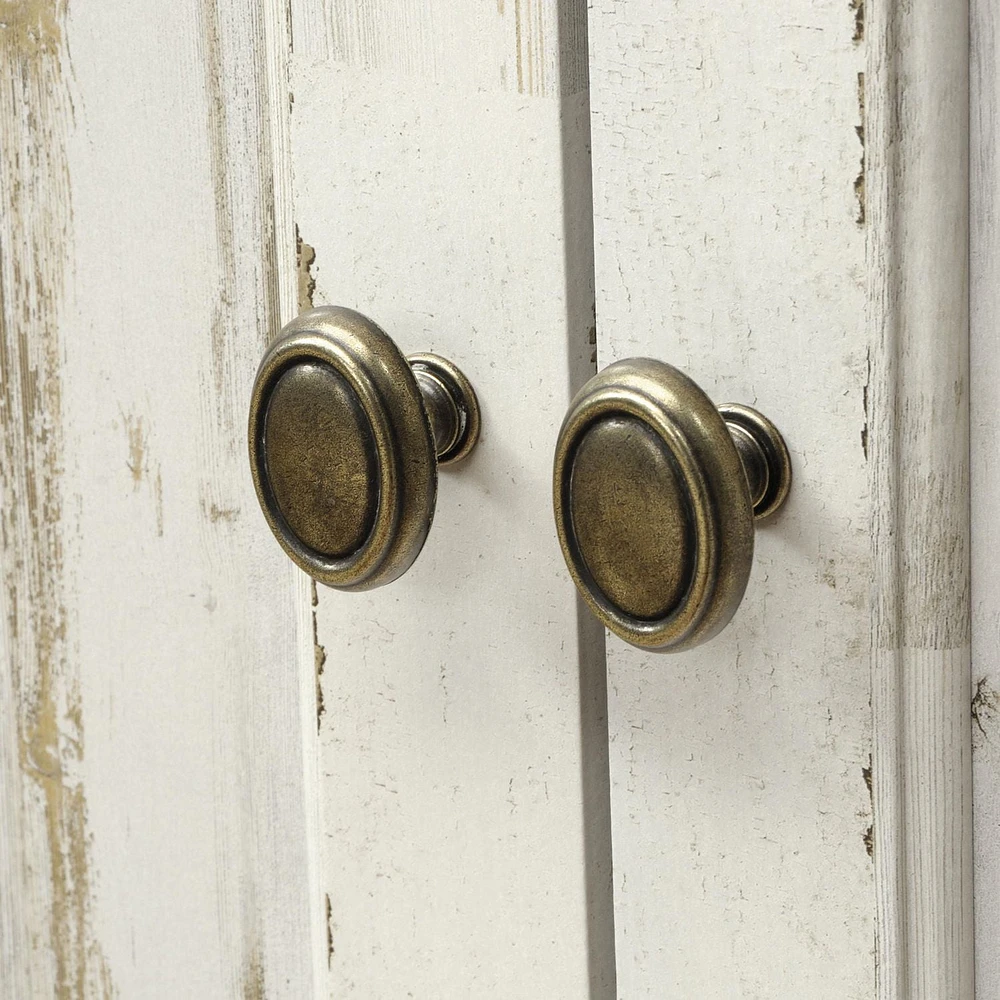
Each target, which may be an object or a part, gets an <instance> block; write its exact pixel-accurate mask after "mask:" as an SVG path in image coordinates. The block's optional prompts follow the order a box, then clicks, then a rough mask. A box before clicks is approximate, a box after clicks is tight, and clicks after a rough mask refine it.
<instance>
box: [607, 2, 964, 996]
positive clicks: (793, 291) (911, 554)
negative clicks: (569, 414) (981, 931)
mask: <svg viewBox="0 0 1000 1000" xmlns="http://www.w3.org/2000/svg"><path fill="white" fill-rule="evenodd" d="M859 6H860V5H854V9H851V7H850V6H849V5H848V4H847V3H842V2H839V0H823V2H821V3H813V4H809V5H804V4H803V5H796V7H795V9H794V10H791V9H789V7H788V5H761V4H755V3H749V2H745V0H726V2H722V3H717V4H712V5H708V4H704V3H701V2H696V0H679V2H677V3H674V4H671V5H666V6H665V5H663V4H659V3H656V2H655V0H628V2H625V3H622V2H617V3H614V2H610V0H595V3H594V4H593V6H592V10H591V20H590V46H591V86H592V109H593V119H592V121H593V149H594V164H593V169H594V200H595V244H596V268H597V278H596V289H597V319H598V340H599V359H600V362H601V364H602V365H603V364H606V363H608V362H610V361H612V360H615V359H617V358H621V357H627V356H630V355H643V354H649V355H653V356H657V357H661V358H663V359H664V360H667V361H669V362H671V363H673V364H676V365H679V366H680V367H682V368H684V369H685V370H687V371H688V372H689V373H690V374H691V375H692V376H693V377H694V378H695V379H697V380H698V381H699V382H700V383H701V384H702V385H703V386H704V387H705V388H706V390H707V391H708V392H709V393H710V395H712V397H713V398H714V399H715V400H716V401H718V402H723V401H728V400H732V401H739V402H748V403H752V404H754V405H758V406H760V408H761V409H762V410H764V411H765V412H766V413H767V414H768V415H769V416H771V417H772V418H773V419H774V420H775V421H776V422H777V424H778V426H779V427H780V428H781V429H782V431H783V432H784V434H785V435H786V438H787V440H788V443H789V446H790V449H791V452H792V458H793V464H794V468H795V483H794V486H793V491H792V494H791V496H790V498H789V501H788V503H787V506H786V508H785V509H784V510H783V512H782V513H781V514H779V515H778V516H777V517H775V518H774V519H773V520H772V521H770V522H768V523H767V524H766V525H765V526H763V527H762V528H761V529H760V530H759V531H758V535H757V552H756V556H755V565H754V570H753V574H752V576H751V580H750V584H749V587H748V590H747V595H746V597H745V599H744V602H743V605H742V607H741V608H740V611H739V613H738V614H737V616H736V618H735V619H734V621H733V623H732V624H731V625H730V627H729V628H728V629H727V630H726V632H724V633H723V634H722V635H721V636H719V637H718V638H717V639H715V640H713V641H712V642H711V643H710V644H708V645H706V646H704V647H702V648H700V649H698V650H695V651H693V652H690V653H686V654H681V655H674V656H662V657H657V656H653V655H649V654H645V653H641V652H639V651H637V650H634V649H630V648H627V647H625V646H624V645H623V644H621V643H619V642H617V641H614V640H609V649H608V666H609V729H610V741H611V776H612V829H613V838H614V872H615V880H614V881H615V929H616V942H617V959H618V987H619V995H620V996H621V997H623V998H624V997H628V998H630V1000H631V998H635V997H640V996H649V997H658V998H664V997H690V996H699V997H704V998H715V997H719V998H727V1000H728V998H732V997H748V998H749V997H763V996H787V995H793V996H808V997H810V998H830V1000H841V998H843V997H873V996H879V997H882V998H887V997H893V998H904V997H906V998H909V997H915V996H919V997H928V998H929V997H933V998H942V1000H944V998H946V997H948V998H961V1000H966V998H968V997H969V996H970V995H971V962H970V959H971V950H970V948H971V928H970V925H969V916H970V911H971V893H970V883H969V879H970V872H971V866H970V856H969V846H970V845H969V833H970V828H971V824H970V813H969V806H970V795H969V792H970V788H969V773H968V766H969V742H970V741H969V725H968V648H967V641H968V634H967V633H968V627H967V617H966V616H967V605H968V582H967V573H968V569H967V556H968V549H967V544H966V534H965V532H966V531H967V513H965V512H966V511H967V505H968V486H967V463H966V461H965V455H966V449H967V440H968V438H967V420H966V416H967V414H966V406H967V393H966V379H967V371H966V357H967V356H966V319H967V316H966V312H965V291H966V270H965V239H966V233H967V217H966V212H965V194H966V187H965V164H966V160H965V142H966V134H965V112H966V103H965V102H966V91H965V87H964V79H965V72H966V68H967V66H966V61H965V55H964V50H963V43H964V41H965V37H966V36H965V30H966V26H965V13H964V10H963V7H962V5H961V4H931V5H922V6H919V7H916V6H913V7H911V6H910V5H904V4H894V3H879V2H875V3H871V2H869V3H867V4H865V10H864V11H863V12H862V11H859V10H858V9H857V8H858V7H859ZM860 74H866V77H867V85H865V86H864V87H863V93H864V96H865V100H866V102H867V114H866V112H865V110H864V107H863V106H861V102H860V101H859V97H860V96H861V93H860V92H859V85H860V84H861V78H860ZM893 114H895V115H897V116H898V117H896V118H893V117H892V115H893ZM866 118H867V121H866ZM859 131H861V132H862V134H863V136H864V139H865V142H866V155H867V169H866V171H865V174H864V176H862V177H861V178H860V179H859V171H860V168H861V154H862V146H861V144H860V143H859ZM866 189H867V191H866ZM873 756H874V800H873V799H872V796H871V794H870V791H869V788H868V787H867V784H868V781H869V780H871V774H872V772H871V771H870V770H869V768H871V767H872V758H873ZM873 836H874V855H875V858H874V863H873V859H872V858H871V857H870V853H869V848H870V845H871V843H872V838H873ZM876 936H877V937H878V941H877V942H876ZM876 951H877V956H876ZM876 961H877V965H876Z"/></svg>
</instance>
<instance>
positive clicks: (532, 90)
mask: <svg viewBox="0 0 1000 1000" xmlns="http://www.w3.org/2000/svg"><path fill="white" fill-rule="evenodd" d="M514 41H515V45H516V46H517V89H518V92H519V93H521V94H531V95H533V96H537V95H541V94H545V93H547V90H546V80H545V30H544V21H543V19H542V9H541V5H540V4H539V3H538V2H537V0H514Z"/></svg>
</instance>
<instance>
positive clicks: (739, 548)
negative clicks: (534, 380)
mask: <svg viewBox="0 0 1000 1000" xmlns="http://www.w3.org/2000/svg"><path fill="white" fill-rule="evenodd" d="M791 476H792V467H791V459H790V458H789V455H788V449H787V448H786V447H785V442H784V440H783V439H782V437H781V434H780V433H779V432H778V429H777V428H776V427H775V426H774V424H772V423H771V421H770V420H768V419H767V418H766V417H764V416H763V415H762V414H760V413H758V412H757V411H756V410H754V409H752V408H751V407H749V406H740V405H738V404H727V405H725V406H720V407H718V408H716V407H715V405H714V404H713V403H712V401H711V400H710V399H709V398H708V396H706V395H705V393H704V392H702V390H701V389H700V388H699V387H698V386H697V385H696V384H695V383H694V382H693V381H692V380H691V379H690V378H688V376H687V375H685V374H684V373H683V372H681V371H679V370H678V369H676V368H673V367H672V366H671V365H668V364H664V363H663V362H661V361H654V360H652V359H650V358H632V359H629V360H627V361H619V362H616V363H615V364H613V365H609V366H608V367H607V368H605V369H604V370H603V371H602V372H600V373H598V374H597V375H595V376H594V377H593V378H592V379H591V380H590V381H589V382H588V383H587V384H586V385H585V386H584V387H583V389H581V390H580V392H579V393H577V395H576V397H575V398H574V400H573V402H572V403H571V405H570V409H569V412H568V413H567V415H566V419H565V420H564V421H563V425H562V429H561V430H560V432H559V439H558V443H557V445H556V454H555V465H554V469H553V503H554V507H555V518H556V528H557V531H558V533H559V542H560V544H561V545H562V550H563V555H564V557H565V559H566V564H567V566H568V567H569V571H570V574H571V575H572V577H573V580H574V582H575V583H576V585H577V588H578V589H579V591H580V593H581V594H582V595H583V597H584V599H585V600H586V602H587V604H588V605H589V606H590V609H591V610H592V611H593V612H594V614H596V615H597V617H598V618H600V619H601V620H602V621H603V622H604V624H605V625H606V626H607V627H608V628H609V629H611V631H613V632H614V633H616V634H617V635H619V636H621V637H622V638H623V639H625V640H626V641H628V642H631V643H632V644H634V645H636V646H641V647H644V648H647V649H655V650H661V651H664V652H667V651H677V650H681V649H689V648H691V647H692V646H696V645H699V644H700V643H702V642H705V641H706V640H708V639H710V638H712V636H714V635H716V634H717V633H718V632H719V631H720V630H721V629H723V628H724V627H725V626H726V625H727V624H728V623H729V620H730V619H731V618H732V616H733V614H734V613H735V612H736V609H737V607H738V606H739V603H740V601H741V600H742V598H743V592H744V591H745V589H746V585H747V580H748V579H749V576H750V568H751V565H752V563H753V545H754V520H755V519H756V520H761V519H763V518H765V517H768V516H770V515H771V514H773V513H774V512H775V511H776V510H777V509H778V508H779V507H780V506H781V505H782V503H783V502H784V500H785V498H786V496H787V495H788V489H789V486H790V484H791Z"/></svg>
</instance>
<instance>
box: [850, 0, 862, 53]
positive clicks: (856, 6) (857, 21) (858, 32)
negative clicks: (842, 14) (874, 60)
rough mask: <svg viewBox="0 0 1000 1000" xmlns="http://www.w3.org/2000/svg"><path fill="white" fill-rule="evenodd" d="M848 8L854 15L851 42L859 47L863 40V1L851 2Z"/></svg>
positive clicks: (855, 0)
mask: <svg viewBox="0 0 1000 1000" xmlns="http://www.w3.org/2000/svg"><path fill="white" fill-rule="evenodd" d="M850 8H851V12H852V13H853V14H854V34H853V35H852V36H851V41H852V42H854V44H855V45H859V44H860V43H861V42H863V41H864V40H865V0H851V4H850Z"/></svg>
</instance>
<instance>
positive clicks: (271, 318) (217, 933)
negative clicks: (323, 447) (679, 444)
mask: <svg viewBox="0 0 1000 1000" xmlns="http://www.w3.org/2000/svg"><path fill="white" fill-rule="evenodd" d="M279 6H280V5H272V4H267V5H265V6H264V7H262V8H260V9H255V10H253V11H251V10H249V9H248V8H245V7H244V6H243V5H239V4H228V3H226V2H225V0H204V2H203V3H196V2H193V0H191V2H182V3H179V4H172V5H160V6H158V7H156V8H150V7H148V6H146V5H136V4H124V5H122V4H119V5H116V6H115V7H114V8H99V7H86V6H83V7H79V8H77V7H73V8H72V9H71V10H67V7H66V5H65V4H62V3H46V2H39V3H25V4H6V5H5V6H4V10H3V13H2V18H0V19H2V20H3V21H4V28H3V30H0V53H2V54H0V62H2V64H3V65H4V67H6V68H10V67H14V68H15V71H14V72H9V73H6V74H5V80H4V84H3V90H2V98H0V121H2V133H3V136H4V144H3V147H2V152H0V161H2V170H3V174H2V190H3V192H4V197H3V202H2V207H0V219H2V225H3V228H2V230H0V260H2V284H0V287H2V300H0V317H2V322H3V328H2V334H3V335H2V337H0V342H2V344H3V351H4V353H3V355H2V360H3V372H2V379H3V390H2V392H3V397H2V398H3V408H2V411H0V417H2V420H3V447H4V460H3V463H2V468H3V473H2V476H0V507H2V510H3V538H2V548H0V563H2V572H3V579H4V598H3V600H4V616H3V626H2V627H3V632H2V633H0V647H2V650H3V657H2V660H0V684H2V687H0V718H2V723H0V733H2V742H3V751H2V757H0V761H2V767H0V810H2V812H0V982H2V983H3V984H4V985H3V987H2V989H0V992H3V994H4V995H5V996H11V997H15V996H16V997H19V998H20V997H25V998H27V997H43V996H45V997H47V996H55V997H60V998H63V997H65V998H69V997H81V998H82V997H85V996H86V997H96V996H101V997H112V996H121V997H140V996H141V997H150V998H152V997H164V998H167V997H170V998H173V997H178V996H192V997H194V996H197V997H199V998H214V997H241V998H249V997H253V998H258V1000H259V998H263V997H264V996H267V997H268V998H274V997H279V996H281V997H295V998H302V997H307V996H311V995H312V993H313V990H314V986H315V968H314V965H315V959H316V958H317V957H318V956H319V955H320V954H321V952H320V947H321V941H320V935H321V933H322V922H321V919H320V912H319V906H318V902H319V897H318V895H317V894H316V893H315V892H314V889H313V884H311V882H314V879H312V871H311V862H310V845H309V842H308V836H307V834H308V827H309V822H308V816H309V812H308V811H307V805H306V799H307V792H306V788H305V781H306V780H307V777H308V775H309V766H310V762H309V752H310V750H311V747H312V735H311V734H312V727H311V725H310V726H308V728H307V727H306V726H305V725H304V721H305V720H304V719H303V714H302V705H303V698H302V695H303V690H302V684H303V682H306V683H307V684H308V685H310V688H311V684H312V677H311V674H312V663H311V660H312V656H311V648H310V645H309V643H308V636H309V630H308V625H309V622H308V603H307V593H306V590H305V588H304V586H303V584H302V582H301V581H300V580H298V579H297V578H296V577H295V576H294V574H293V573H292V572H291V571H290V570H289V568H288V566H287V565H286V563H285V561H284V560H283V559H282V558H281V557H280V555H279V553H278V552H277V551H276V550H275V549H274V547H273V546H272V545H271V544H270V539H269V536H268V532H267V528H266V526H265V524H264V521H263V519H262V518H261V517H260V516H259V513H258V512H257V510H256V502H255V499H254V495H253V489H252V486H251V484H250V481H249V476H248V474H247V468H246V457H245V419H246V416H245V414H246V403H247V399H248V396H249V389H250V385H251V382H252V378H253V372H254V369H255V366H256V363H257V359H258V358H259V354H260V351H261V349H262V346H263V344H264V343H265V342H266V340H267V338H268V337H269V336H270V335H271V334H272V333H273V332H274V331H275V330H276V329H277V327H278V326H279V325H280V322H281V320H282V319H283V318H287V317H288V316H289V315H291V313H292V312H293V311H294V307H295V302H294V287H293V285H294V273H295V272H294V259H293V257H292V253H293V248H294V236H293V231H292V225H291V216H290V214H289V207H290V201H289V196H288V193H287V191H288V180H289V175H288V169H287V162H286V152H287V147H286V138H285V134H284V129H285V124H284V123H285V122H286V121H287V117H286V112H285V106H284V105H285V102H286V95H287V89H286V84H285V82H284V76H285V56H286V53H287V44H288V43H287V37H286V28H285V24H284V11H283V8H281V9H279ZM308 693H309V694H310V697H311V690H310V691H309V692H308ZM304 734H305V735H304ZM314 833H315V831H314Z"/></svg>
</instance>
